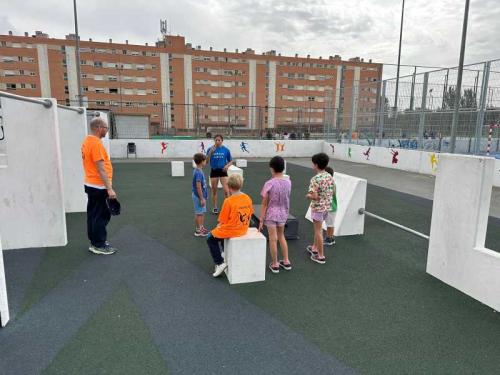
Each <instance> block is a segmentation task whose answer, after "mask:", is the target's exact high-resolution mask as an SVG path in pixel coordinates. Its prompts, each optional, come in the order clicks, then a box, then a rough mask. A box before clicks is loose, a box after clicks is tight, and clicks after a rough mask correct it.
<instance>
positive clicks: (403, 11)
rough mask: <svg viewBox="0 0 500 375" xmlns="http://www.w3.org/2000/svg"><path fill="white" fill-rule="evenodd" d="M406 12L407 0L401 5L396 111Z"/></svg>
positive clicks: (395, 97) (396, 98) (395, 108)
mask: <svg viewBox="0 0 500 375" xmlns="http://www.w3.org/2000/svg"><path fill="white" fill-rule="evenodd" d="M404 13H405V0H403V5H402V7H401V25H400V28H399V52H398V70H397V74H396V93H395V94H394V112H397V110H398V91H399V68H400V67H401V42H402V40H403V18H404Z"/></svg>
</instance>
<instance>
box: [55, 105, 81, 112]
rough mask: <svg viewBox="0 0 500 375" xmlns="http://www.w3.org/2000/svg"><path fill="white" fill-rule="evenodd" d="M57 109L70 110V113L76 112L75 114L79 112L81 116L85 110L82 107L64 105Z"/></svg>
mask: <svg viewBox="0 0 500 375" xmlns="http://www.w3.org/2000/svg"><path fill="white" fill-rule="evenodd" d="M57 107H59V108H64V109H69V110H70V111H75V112H78V113H79V114H82V113H83V108H81V107H68V106H67V105H62V104H58V105H57Z"/></svg>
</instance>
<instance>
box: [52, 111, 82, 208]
mask: <svg viewBox="0 0 500 375" xmlns="http://www.w3.org/2000/svg"><path fill="white" fill-rule="evenodd" d="M57 116H58V119H59V136H60V139H61V156H62V174H63V187H64V208H65V211H66V212H85V211H86V210H87V196H86V194H85V192H84V190H83V181H84V174H83V167H82V153H81V145H82V142H83V139H84V138H85V136H86V135H87V114H86V113H85V111H84V112H83V113H82V114H80V113H78V112H75V111H71V110H69V109H65V108H58V109H57Z"/></svg>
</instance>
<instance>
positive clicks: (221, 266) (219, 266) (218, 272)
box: [212, 263, 227, 277]
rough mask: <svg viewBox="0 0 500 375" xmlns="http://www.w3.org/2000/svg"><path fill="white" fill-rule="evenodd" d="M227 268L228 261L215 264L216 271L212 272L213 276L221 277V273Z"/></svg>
mask: <svg viewBox="0 0 500 375" xmlns="http://www.w3.org/2000/svg"><path fill="white" fill-rule="evenodd" d="M226 268H227V264H226V263H221V264H217V265H215V271H214V273H213V274H212V276H213V277H219V276H220V275H221V273H222V272H224V270H225V269H226Z"/></svg>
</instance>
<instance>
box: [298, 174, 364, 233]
mask: <svg viewBox="0 0 500 375" xmlns="http://www.w3.org/2000/svg"><path fill="white" fill-rule="evenodd" d="M334 179H335V184H336V186H337V212H336V215H335V222H334V235H335V236H352V235H358V234H363V233H364V230H365V215H360V214H359V209H360V208H365V204H366V188H367V181H366V180H365V179H363V178H357V177H353V176H349V175H346V174H343V173H337V172H335V173H334ZM306 219H307V220H309V221H311V222H312V218H311V208H309V209H308V210H307V212H306ZM323 229H324V230H326V224H325V223H323Z"/></svg>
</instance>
